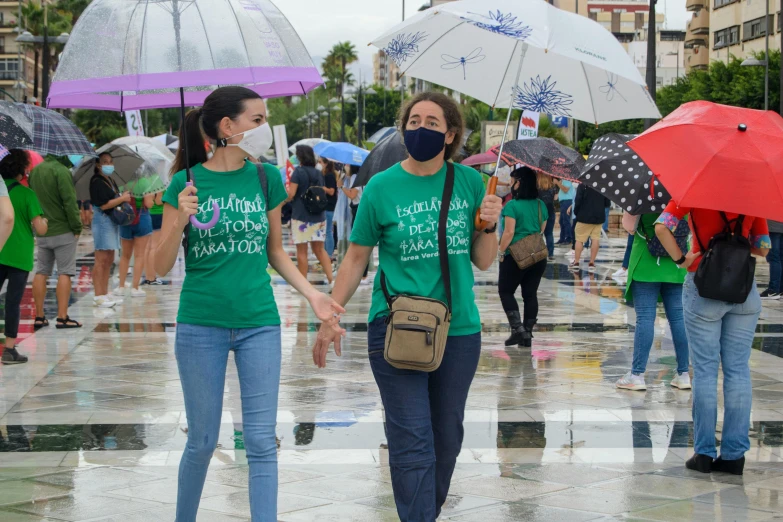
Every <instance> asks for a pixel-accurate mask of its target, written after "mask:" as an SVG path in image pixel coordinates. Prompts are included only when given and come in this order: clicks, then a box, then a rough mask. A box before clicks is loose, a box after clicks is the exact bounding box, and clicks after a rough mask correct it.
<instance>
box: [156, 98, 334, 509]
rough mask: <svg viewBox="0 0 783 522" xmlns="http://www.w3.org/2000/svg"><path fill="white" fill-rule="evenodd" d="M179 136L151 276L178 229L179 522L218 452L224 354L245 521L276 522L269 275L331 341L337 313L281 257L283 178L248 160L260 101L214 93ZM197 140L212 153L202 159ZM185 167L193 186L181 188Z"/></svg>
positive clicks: (163, 263)
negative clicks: (231, 374) (207, 225)
mask: <svg viewBox="0 0 783 522" xmlns="http://www.w3.org/2000/svg"><path fill="white" fill-rule="evenodd" d="M184 127H185V129H184V130H186V131H187V137H185V136H184V135H183V134H184V133H183V132H181V133H180V148H179V150H178V151H177V159H176V164H175V167H174V169H175V170H179V172H177V173H176V174H175V175H174V177H173V179H172V181H171V184H170V185H169V188H168V190H167V191H166V194H165V196H164V197H163V203H164V209H163V228H162V234H163V237H162V240H161V242H160V246H159V247H158V249H157V251H156V254H155V264H156V269H157V271H158V272H159V273H160V274H162V275H165V274H167V273H168V272H169V271H170V270H171V269H172V267H173V266H174V263H175V262H176V260H177V254H178V251H179V245H180V240H181V238H182V234H183V232H185V231H186V230H187V232H188V236H187V243H186V247H187V249H186V253H185V281H184V283H183V285H182V293H181V295H180V306H179V314H178V317H177V323H178V325H177V337H176V341H175V351H176V358H177V366H178V367H179V375H180V380H181V382H182V391H183V394H184V397H185V412H186V414H187V417H188V442H187V445H186V446H185V453H184V455H183V456H182V460H181V461H180V467H179V493H178V495H177V515H176V518H177V520H180V521H194V520H196V514H197V511H198V505H199V499H200V498H201V491H202V489H203V487H204V479H205V477H206V473H207V467H208V465H209V461H210V459H211V458H212V453H213V452H214V450H215V447H216V445H217V441H218V433H219V431H220V417H221V411H222V407H223V391H224V385H225V377H226V365H227V360H228V352H229V351H232V350H233V351H234V358H235V360H236V365H237V371H238V373H239V382H240V390H241V397H242V417H243V422H244V434H243V436H244V444H245V449H246V450H247V460H248V463H249V464H250V495H251V498H250V511H251V516H252V518H253V520H277V444H276V440H275V423H276V418H277V394H278V389H279V385H280V360H281V337H280V315H279V313H278V311H277V305H276V303H275V298H274V295H273V292H272V283H271V279H270V276H269V274H268V273H267V265H272V267H273V268H274V269H275V270H277V272H278V273H279V274H280V275H281V276H282V277H283V278H284V279H285V280H286V281H288V282H289V283H290V284H291V285H292V286H294V287H295V288H296V289H297V290H299V291H300V292H301V293H302V294H304V296H305V297H306V298H307V299H308V301H309V302H310V306H311V307H312V308H313V310H314V312H315V315H316V316H317V317H318V318H319V319H320V320H322V321H327V323H328V324H329V328H331V329H332V331H334V332H335V333H336V334H337V335H339V334H340V333H341V330H340V328H339V324H338V323H337V320H338V317H337V315H336V314H338V313H342V312H343V311H344V310H343V308H342V307H340V306H337V305H336V304H335V303H334V301H332V299H331V298H330V297H329V296H327V295H325V294H322V293H320V292H318V291H316V290H315V289H314V288H313V287H312V286H311V285H310V283H308V282H307V280H306V279H305V278H304V277H303V276H302V274H300V273H299V270H297V268H296V266H295V265H294V264H293V262H292V261H291V259H290V258H289V257H288V254H287V253H286V252H285V250H284V249H283V240H282V228H281V220H280V206H281V204H282V203H283V201H284V200H285V198H286V194H285V188H284V187H283V182H282V180H281V178H280V173H279V172H278V170H277V169H276V168H275V167H273V166H271V165H267V164H264V165H260V166H257V165H255V164H253V163H251V162H249V161H247V160H246V158H248V157H251V158H257V157H259V156H261V155H262V154H263V153H265V152H266V151H267V149H269V147H270V146H271V145H272V131H271V130H270V128H269V124H268V123H267V120H266V105H265V104H264V101H263V100H262V99H261V97H260V96H259V95H258V94H256V93H255V92H254V91H251V90H250V89H246V88H244V87H223V88H220V89H217V90H216V91H214V92H213V93H212V94H210V95H209V96H208V97H207V98H206V100H204V106H203V107H202V108H201V109H196V110H193V111H190V113H188V115H187V117H186V119H185V123H184ZM202 129H203V132H204V134H206V137H207V138H208V139H210V140H211V141H212V142H213V143H215V144H216V146H217V148H216V150H215V153H214V155H213V156H212V158H210V159H208V158H207V151H206V149H205V147H204V138H203V137H202ZM186 145H187V149H184V147H185V146H186ZM185 150H187V151H188V152H187V153H186V152H185ZM186 168H190V170H191V172H192V179H193V181H194V183H195V187H194V186H186V180H187V178H186V172H185V170H184V169H186ZM263 177H265V178H266V180H265V184H266V188H263V187H262V183H261V179H262V178H263ZM197 194H198V195H197ZM213 204H217V206H218V207H219V210H220V219H219V221H218V223H217V224H216V225H215V226H214V227H213V228H211V229H209V230H200V229H197V228H196V227H192V226H190V227H188V223H189V220H190V218H191V216H197V217H198V219H199V220H200V221H201V222H205V221H207V220H208V219H209V218H210V217H211V216H212V212H213V210H212V209H213ZM186 227H187V228H186Z"/></svg>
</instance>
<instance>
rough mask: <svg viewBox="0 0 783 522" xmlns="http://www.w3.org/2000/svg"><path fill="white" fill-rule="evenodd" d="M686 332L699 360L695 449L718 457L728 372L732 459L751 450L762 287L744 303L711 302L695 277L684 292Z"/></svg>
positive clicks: (726, 435)
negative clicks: (753, 353)
mask: <svg viewBox="0 0 783 522" xmlns="http://www.w3.org/2000/svg"><path fill="white" fill-rule="evenodd" d="M682 305H683V309H684V310H685V329H686V331H687V333H688V343H689V346H690V352H691V359H692V360H693V449H694V450H695V452H696V453H699V454H701V455H709V456H710V457H713V458H715V457H717V452H716V449H715V424H716V422H717V416H718V393H717V387H718V368H719V367H720V366H722V368H723V408H724V417H723V432H722V434H721V445H720V454H721V456H722V457H723V458H724V459H726V460H735V459H738V458H740V457H742V456H743V455H744V454H745V452H746V451H748V449H750V438H749V437H748V430H749V429H750V406H751V401H752V395H751V384H750V367H749V366H748V360H749V359H750V350H751V344H752V343H753V337H754V335H755V333H756V323H757V322H758V319H759V314H760V313H761V299H760V298H759V293H758V290H757V289H756V285H755V284H754V285H753V289H752V290H751V291H750V294H749V295H748V298H747V299H746V300H745V302H744V303H742V304H734V303H726V302H724V301H716V300H714V299H706V298H704V297H701V296H700V295H699V291H698V290H697V289H696V285H695V284H694V282H693V274H692V273H689V274H688V276H687V277H686V279H685V284H684V285H683V293H682Z"/></svg>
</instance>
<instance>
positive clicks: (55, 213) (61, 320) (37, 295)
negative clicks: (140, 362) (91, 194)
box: [30, 159, 82, 330]
mask: <svg viewBox="0 0 783 522" xmlns="http://www.w3.org/2000/svg"><path fill="white" fill-rule="evenodd" d="M30 188H31V189H33V191H35V195H36V196H38V201H39V202H40V203H41V208H42V209H43V212H44V215H45V216H46V219H47V220H48V221H49V230H48V232H47V233H46V235H45V236H44V237H39V238H38V245H37V246H38V259H37V263H36V267H35V278H34V279H33V300H34V301H35V323H34V328H35V329H36V330H38V329H40V328H43V327H45V326H49V321H48V319H46V315H45V313H44V301H45V299H46V281H47V280H48V279H49V277H50V276H51V275H52V272H53V271H54V265H55V263H56V264H57V290H56V292H55V293H56V295H57V328H58V329H63V328H81V326H82V325H81V323H79V322H78V321H75V320H73V319H71V318H70V317H69V316H68V304H69V303H70V300H71V278H72V277H74V276H76V248H77V246H78V244H79V236H80V235H81V233H82V220H81V215H80V212H79V205H78V203H77V202H76V188H75V187H74V186H73V177H72V176H71V171H70V170H68V168H67V167H65V166H64V165H62V164H61V163H60V162H58V161H56V160H54V159H47V160H46V161H44V162H43V163H41V164H40V165H38V166H37V167H35V168H34V169H33V171H32V172H31V173H30Z"/></svg>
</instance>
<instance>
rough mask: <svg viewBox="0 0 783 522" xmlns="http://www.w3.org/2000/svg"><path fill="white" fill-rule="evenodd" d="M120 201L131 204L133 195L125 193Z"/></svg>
mask: <svg viewBox="0 0 783 522" xmlns="http://www.w3.org/2000/svg"><path fill="white" fill-rule="evenodd" d="M120 199H121V200H122V202H123V203H130V202H131V193H130V192H125V193H124V194H123V195H122V196H120Z"/></svg>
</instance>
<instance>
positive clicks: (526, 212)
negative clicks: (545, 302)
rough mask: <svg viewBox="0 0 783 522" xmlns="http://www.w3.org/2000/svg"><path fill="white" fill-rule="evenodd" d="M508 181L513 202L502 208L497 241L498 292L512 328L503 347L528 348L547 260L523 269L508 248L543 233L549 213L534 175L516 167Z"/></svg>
mask: <svg viewBox="0 0 783 522" xmlns="http://www.w3.org/2000/svg"><path fill="white" fill-rule="evenodd" d="M511 178H512V181H513V183H512V185H511V193H512V195H513V199H512V200H511V201H509V202H508V203H507V204H506V206H505V208H504V209H503V219H504V220H505V228H504V229H503V236H502V237H501V239H500V252H501V256H502V257H501V261H500V278H499V280H498V293H499V294H500V302H501V303H502V304H503V311H505V312H506V317H508V323H509V326H510V327H511V337H509V338H508V339H507V340H506V346H513V345H515V344H518V345H520V346H524V347H527V348H529V347H530V346H532V343H533V327H534V326H535V325H536V322H538V285H539V284H540V283H541V277H542V276H543V275H544V270H546V264H547V260H546V259H542V260H541V261H539V262H538V263H536V264H534V265H532V266H529V267H527V268H525V269H524V270H523V269H520V268H519V266H518V265H517V263H516V261H514V258H513V257H512V256H511V254H510V252H509V251H508V247H509V246H510V245H512V244H513V243H516V242H517V241H519V240H521V239H522V238H524V237H527V236H529V235H531V234H541V233H543V232H544V229H545V228H546V224H547V220H548V218H549V211H548V209H547V207H546V205H545V204H544V203H543V202H542V201H541V200H540V199H538V194H539V192H538V188H537V182H536V173H535V172H534V171H533V170H532V169H530V168H528V167H522V168H519V169H517V170H515V171H514V172H512V173H511ZM520 286H521V287H522V300H523V301H524V303H525V312H524V319H523V318H522V317H520V314H519V304H517V300H516V297H514V294H516V291H517V288H519V287H520Z"/></svg>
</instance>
